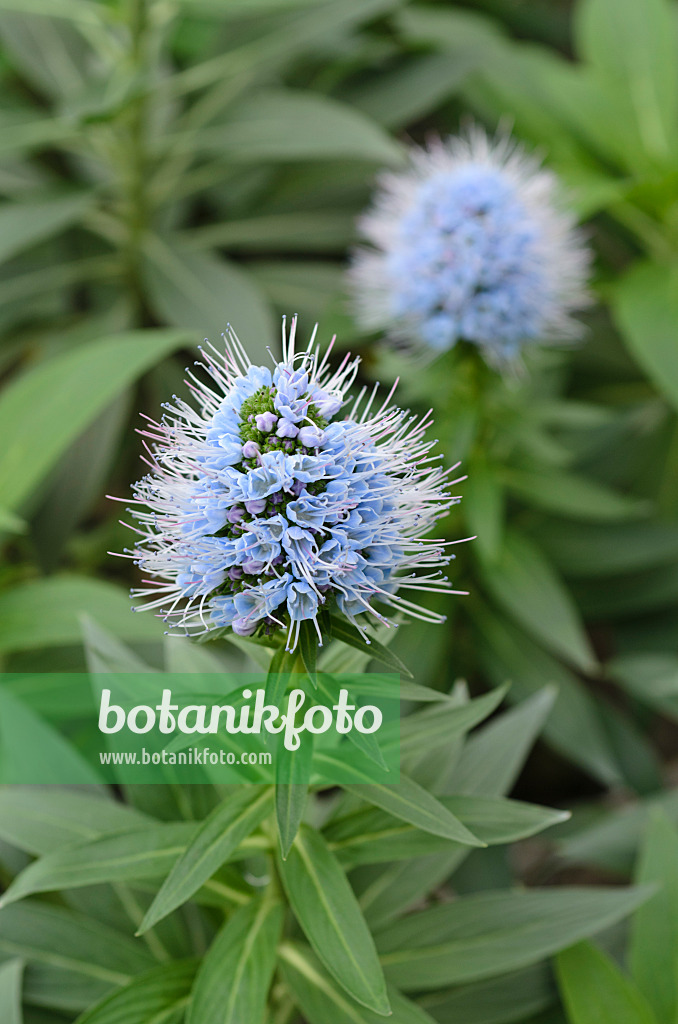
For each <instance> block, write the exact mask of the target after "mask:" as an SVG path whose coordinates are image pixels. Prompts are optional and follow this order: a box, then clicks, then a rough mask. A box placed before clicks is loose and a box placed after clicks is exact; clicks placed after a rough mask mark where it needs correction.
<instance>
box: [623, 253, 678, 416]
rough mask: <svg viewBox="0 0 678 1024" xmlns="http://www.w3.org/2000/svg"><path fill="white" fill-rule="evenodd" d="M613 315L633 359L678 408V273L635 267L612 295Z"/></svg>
mask: <svg viewBox="0 0 678 1024" xmlns="http://www.w3.org/2000/svg"><path fill="white" fill-rule="evenodd" d="M612 312H613V314H614V318H615V320H616V321H617V325H618V326H619V329H620V331H621V333H622V335H623V337H624V340H625V341H626V344H627V345H628V347H629V349H630V351H631V354H632V356H633V357H634V358H635V360H636V362H637V363H638V364H639V365H640V367H641V369H643V370H644V371H645V373H647V375H648V376H649V378H650V380H651V381H652V383H653V384H654V386H655V387H656V388H657V389H658V391H659V392H660V394H662V395H664V396H665V397H666V398H668V400H669V401H670V402H671V403H672V404H673V406H674V408H678V347H676V344H675V340H676V337H675V325H676V319H677V318H678V273H677V272H676V269H675V267H673V266H662V265H659V264H654V263H640V264H636V265H635V266H634V267H632V268H631V270H630V271H629V272H628V273H627V274H626V275H625V276H624V277H623V278H622V279H621V281H619V282H618V283H617V285H616V286H615V287H614V289H613V291H612Z"/></svg>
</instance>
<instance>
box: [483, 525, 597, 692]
mask: <svg viewBox="0 0 678 1024" xmlns="http://www.w3.org/2000/svg"><path fill="white" fill-rule="evenodd" d="M481 570H482V577H483V580H484V583H485V585H486V587H487V589H488V590H489V591H490V593H491V594H492V595H493V597H494V598H495V600H496V601H497V602H498V603H499V604H500V605H501V607H502V608H503V609H504V610H505V611H506V612H507V613H508V614H509V615H510V616H511V618H513V619H515V620H517V621H518V622H519V623H520V624H521V625H522V626H524V628H525V629H526V630H527V632H528V633H530V634H531V635H532V636H534V637H535V638H536V639H537V640H540V641H541V642H542V643H544V644H545V645H546V646H547V647H548V648H549V649H550V650H552V651H554V653H556V654H559V655H560V656H561V657H563V658H564V659H565V660H566V661H567V662H569V663H571V664H572V665H574V666H575V667H576V668H579V669H582V670H583V671H585V672H588V671H591V670H593V669H595V666H596V659H595V655H594V653H593V651H592V649H591V645H590V643H589V640H588V637H587V636H586V633H585V631H584V626H583V624H582V622H581V620H580V618H579V614H578V611H577V608H576V606H575V604H574V601H573V600H572V598H571V597H570V595H569V593H568V592H567V590H566V589H565V587H564V586H563V584H562V583H561V581H560V580H559V579H558V577H557V575H556V573H555V572H554V571H553V569H552V568H551V566H550V565H549V563H548V562H547V561H546V559H545V558H544V556H543V554H542V553H541V551H540V550H539V549H538V548H537V547H535V546H534V545H533V544H532V543H531V542H530V541H529V540H528V538H527V537H525V536H524V535H523V534H520V533H518V532H517V531H511V532H507V534H506V537H505V541H504V548H503V550H502V553H501V555H500V557H499V558H498V559H497V560H496V561H495V562H493V563H492V565H491V566H487V567H482V566H481Z"/></svg>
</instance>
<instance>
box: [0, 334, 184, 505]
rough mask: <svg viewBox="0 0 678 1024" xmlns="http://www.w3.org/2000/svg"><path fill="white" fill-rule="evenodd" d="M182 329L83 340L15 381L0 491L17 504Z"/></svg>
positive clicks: (0, 431) (175, 343) (1, 419)
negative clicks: (75, 346)
mask: <svg viewBox="0 0 678 1024" xmlns="http://www.w3.org/2000/svg"><path fill="white" fill-rule="evenodd" d="M189 341H190V336H189V335H187V333H186V332H185V331H169V330H166V331H155V330H148V331H128V332H126V333H125V334H119V335H116V336H114V337H111V338H106V339H104V340H103V341H97V342H94V343H91V344H85V345H81V346H79V347H78V348H76V349H74V350H73V351H69V352H65V353H63V354H62V355H58V356H56V357H55V358H54V359H50V360H46V361H45V362H43V363H40V365H39V366H36V367H35V369H31V370H28V371H26V372H25V373H24V374H22V375H21V376H19V377H18V378H17V379H16V380H13V381H12V382H11V383H10V384H9V385H8V386H7V387H6V388H5V390H4V392H3V394H2V396H1V397H0V435H2V436H3V437H4V438H6V441H5V443H4V444H3V446H2V449H1V450H0V493H1V494H2V500H3V505H4V507H5V508H7V509H8V510H10V511H13V510H14V509H16V508H17V507H18V506H19V505H20V503H21V502H22V501H23V500H24V499H25V498H27V497H28V496H29V494H30V493H31V492H32V491H33V489H34V488H35V487H36V486H37V484H38V483H39V482H40V481H41V480H43V479H44V478H45V476H46V475H47V473H49V471H50V470H51V469H52V467H53V466H54V465H55V464H56V462H57V461H58V460H59V458H60V456H61V455H62V454H63V453H64V451H65V450H66V449H67V448H68V446H69V445H70V444H71V442H72V441H74V440H75V439H76V437H78V436H79V435H80V434H81V433H82V431H83V430H85V428H86V427H87V426H88V424H89V423H91V422H92V421H93V420H94V419H95V418H96V416H97V414H98V413H100V412H101V411H102V410H103V409H105V408H106V406H107V405H109V404H110V402H111V401H112V400H113V398H114V397H115V396H116V395H118V394H120V392H121V391H123V390H124V389H125V388H126V387H127V386H128V385H129V384H131V383H132V381H134V380H136V379H137V377H140V376H141V375H142V374H144V373H145V372H146V371H147V370H149V369H150V368H151V367H152V366H154V365H155V364H156V363H158V362H160V360H161V359H163V358H164V357H165V356H166V355H168V354H169V353H170V352H173V351H174V350H175V349H177V348H179V347H180V346H181V345H185V344H188V343H189Z"/></svg>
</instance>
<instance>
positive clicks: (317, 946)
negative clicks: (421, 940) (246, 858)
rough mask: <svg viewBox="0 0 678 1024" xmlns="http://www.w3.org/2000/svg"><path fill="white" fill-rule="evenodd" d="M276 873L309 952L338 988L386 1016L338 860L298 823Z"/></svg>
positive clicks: (366, 935) (380, 983) (370, 946)
mask: <svg viewBox="0 0 678 1024" xmlns="http://www.w3.org/2000/svg"><path fill="white" fill-rule="evenodd" d="M279 865H280V874H281V877H282V881H283V884H284V886H285V889H286V891H287V895H288V898H289V901H290V903H291V905H292V909H293V911H294V914H295V916H296V918H297V920H298V922H299V924H300V925H301V927H302V928H303V930H304V932H305V934H306V937H307V938H308V940H309V942H310V943H311V945H312V946H313V949H314V950H315V952H316V953H317V955H318V956H319V957H320V959H321V960H322V961H323V963H324V964H325V967H326V968H327V969H328V971H329V972H330V973H331V974H332V976H333V977H334V978H335V979H336V981H338V982H339V984H340V985H341V986H342V988H344V989H346V991H347V992H348V993H349V994H350V995H351V996H353V998H354V999H355V1000H356V1001H357V1002H359V1003H360V1004H361V1005H362V1006H366V1007H367V1008H368V1009H370V1010H373V1011H374V1012H375V1013H377V1014H380V1015H383V1016H387V1015H388V1013H389V1002H388V997H387V995H386V983H385V981H384V976H383V974H382V970H381V967H380V966H379V961H378V960H377V954H376V950H375V948H374V942H373V940H372V936H371V935H370V932H369V929H368V928H367V925H366V924H365V920H364V918H363V916H362V914H361V912H360V907H359V906H358V901H357V900H356V897H355V894H354V892H353V890H352V889H351V886H350V885H349V883H348V881H347V879H346V876H345V874H344V872H343V871H342V869H341V867H340V865H339V862H338V861H337V860H336V858H335V857H334V854H332V853H331V852H330V850H329V848H328V847H327V845H326V843H325V841H324V839H323V838H322V836H321V835H320V833H318V832H316V831H315V830H314V829H311V828H309V827H308V826H305V825H303V826H302V827H301V829H300V831H299V833H298V834H297V837H296V839H295V841H294V843H293V845H292V848H291V850H290V852H289V854H288V857H287V860H286V861H279Z"/></svg>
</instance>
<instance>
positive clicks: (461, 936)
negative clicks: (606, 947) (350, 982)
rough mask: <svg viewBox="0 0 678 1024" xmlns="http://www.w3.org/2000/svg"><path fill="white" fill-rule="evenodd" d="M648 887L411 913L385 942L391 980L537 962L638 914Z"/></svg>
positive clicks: (482, 901)
mask: <svg viewBox="0 0 678 1024" xmlns="http://www.w3.org/2000/svg"><path fill="white" fill-rule="evenodd" d="M651 894H652V891H651V890H649V889H648V888H647V887H643V888H642V889H633V888H630V889H607V890H606V889H597V888H594V887H593V886H591V887H588V888H582V889H575V888H566V887H562V888H558V889H543V890H539V889H532V890H529V891H524V892H510V891H502V892H483V893H480V894H476V895H473V896H464V897H461V898H460V899H458V900H456V901H455V902H454V903H450V904H448V905H446V906H440V907H435V908H434V909H432V910H424V911H422V912H421V913H418V914H409V915H407V917H405V918H403V920H402V921H400V922H398V923H397V924H394V925H391V926H390V928H389V929H388V930H387V931H386V932H384V933H383V935H380V936H379V937H378V939H377V945H378V948H379V951H380V953H381V954H382V956H381V961H382V964H383V965H384V969H385V971H386V974H387V977H389V978H392V979H393V980H396V979H397V981H398V985H400V986H401V988H403V989H405V991H408V990H410V989H418V990H424V989H432V988H440V987H441V986H443V985H453V984H458V983H460V982H466V981H474V980H477V979H479V978H490V977H492V976H494V975H499V974H504V973H506V972H507V971H512V970H517V969H518V968H520V967H527V966H529V965H530V964H533V963H537V962H539V961H540V960H543V959H544V958H545V957H547V956H549V955H550V954H552V953H555V952H557V951H558V950H561V949H564V948H566V947H567V946H570V945H572V944H573V943H574V942H577V941H579V940H580V939H583V938H587V937H588V936H590V935H594V934H596V933H597V932H599V931H602V930H603V929H604V928H607V927H609V926H610V925H611V924H614V923H615V922H616V921H620V920H621V919H622V918H624V917H626V916H627V915H628V914H630V913H632V912H633V911H634V910H635V909H636V908H637V907H638V906H640V905H641V904H642V903H644V902H645V901H646V900H647V899H649V897H650V895H651Z"/></svg>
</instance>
